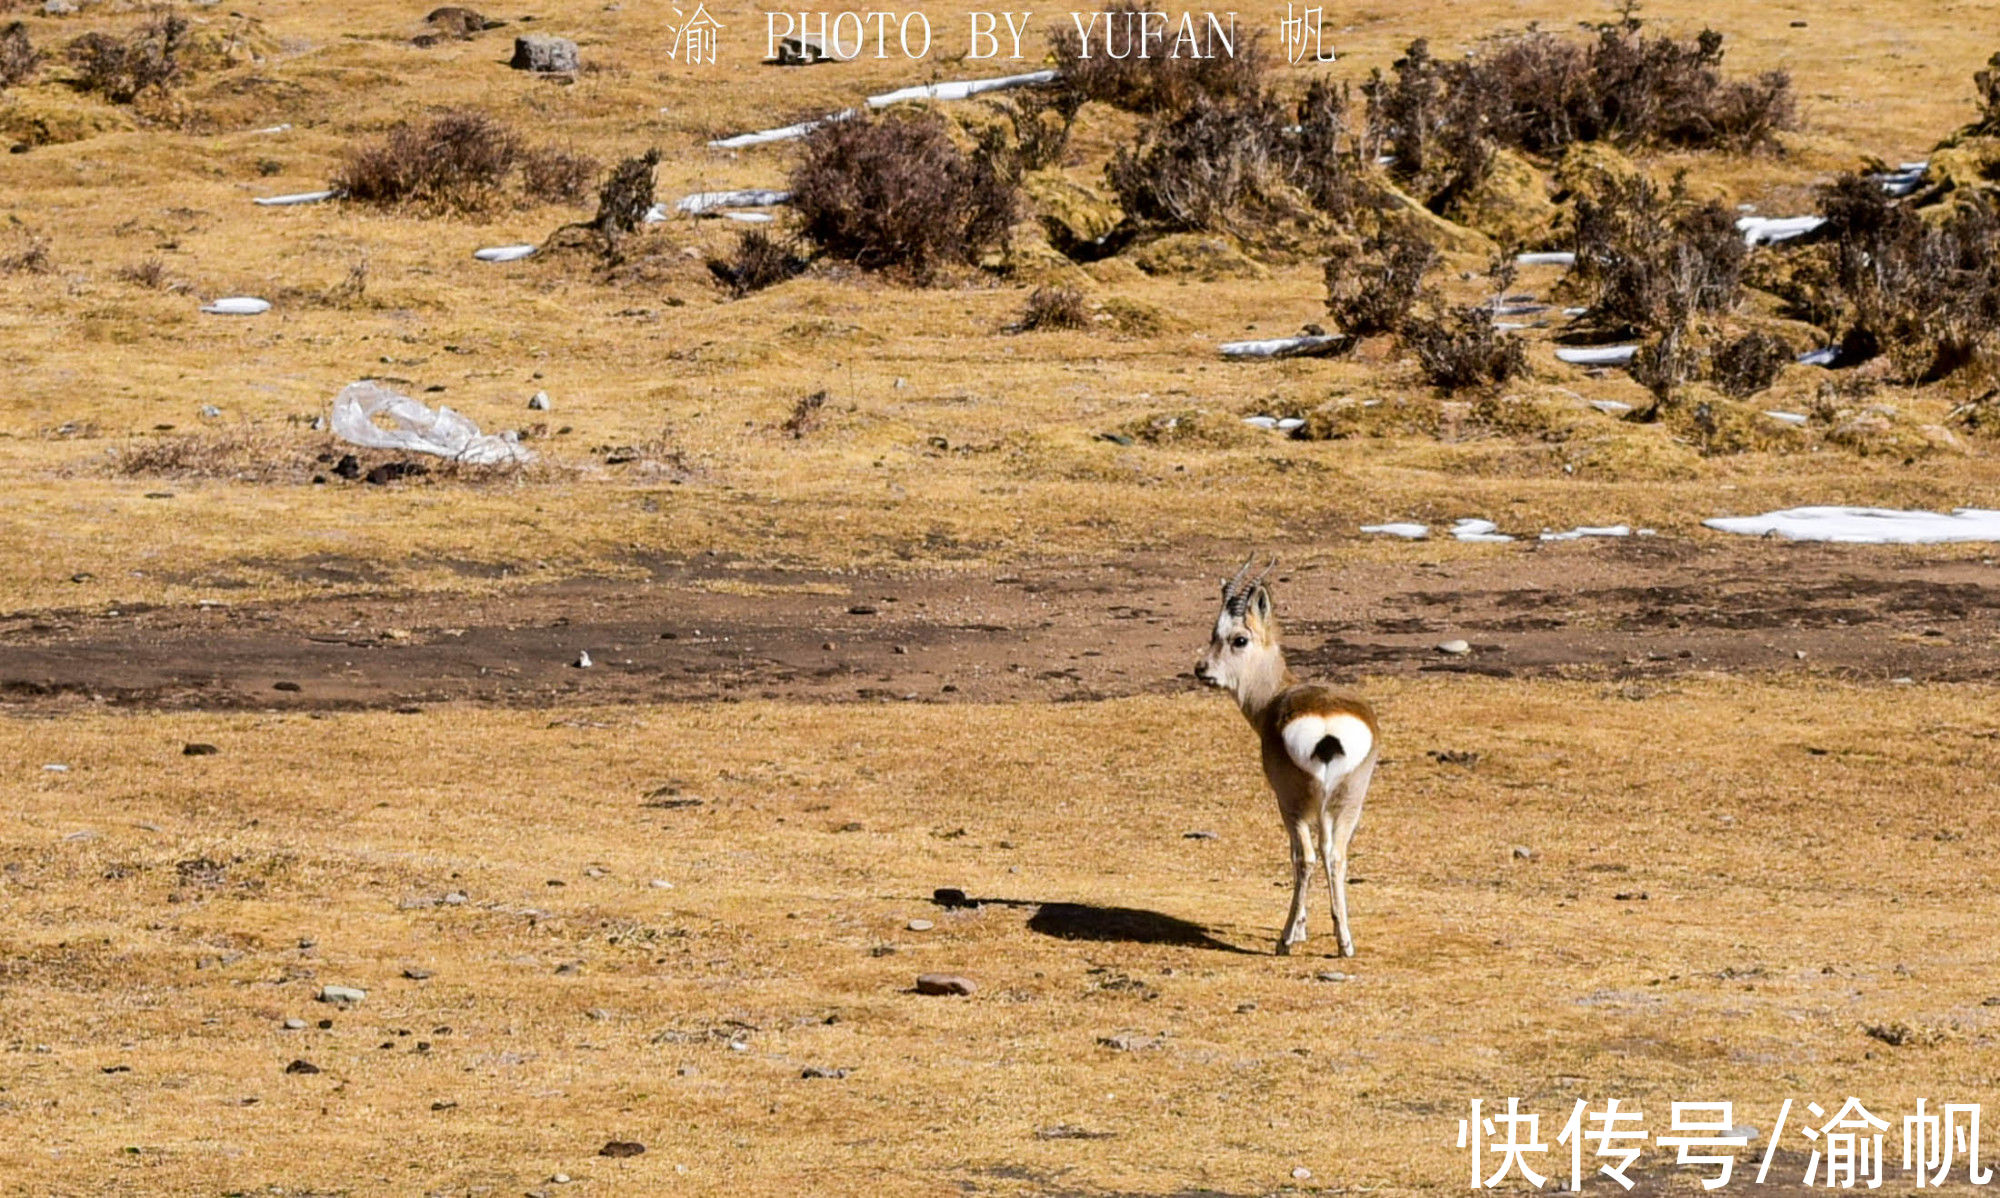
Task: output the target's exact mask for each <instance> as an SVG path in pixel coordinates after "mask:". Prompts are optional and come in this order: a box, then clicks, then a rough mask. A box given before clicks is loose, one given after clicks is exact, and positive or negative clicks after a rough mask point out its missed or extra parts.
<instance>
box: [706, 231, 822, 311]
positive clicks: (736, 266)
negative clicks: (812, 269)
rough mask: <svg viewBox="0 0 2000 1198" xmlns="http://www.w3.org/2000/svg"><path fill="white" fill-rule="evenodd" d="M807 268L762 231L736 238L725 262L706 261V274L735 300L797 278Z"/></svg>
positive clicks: (790, 249)
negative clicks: (719, 283) (733, 248)
mask: <svg viewBox="0 0 2000 1198" xmlns="http://www.w3.org/2000/svg"><path fill="white" fill-rule="evenodd" d="M808 265H809V264H808V263H807V261H806V260H805V259H804V258H802V257H800V256H799V255H798V254H797V253H796V252H794V250H793V248H792V247H791V246H790V245H788V244H786V243H783V242H780V241H778V240H777V239H776V238H774V237H772V236H771V235H770V234H768V233H766V232H764V231H763V230H762V229H751V230H748V231H747V232H744V233H741V234H739V235H738V236H737V238H736V249H735V251H734V252H733V253H731V254H730V255H729V256H728V257H727V258H710V259H709V260H708V269H709V273H711V274H713V275H714V276H715V277H716V279H717V280H718V281H719V282H721V284H722V285H723V286H724V287H727V288H728V289H729V290H730V293H731V294H733V295H735V296H736V297H737V298H738V299H741V298H743V297H744V296H746V295H749V294H750V293H751V292H753V291H762V290H763V289H764V288H766V287H773V286H776V285H777V284H779V283H782V282H784V281H785V280H787V279H793V278H797V277H798V276H799V275H800V274H802V273H804V272H805V269H806V267H807V266H808Z"/></svg>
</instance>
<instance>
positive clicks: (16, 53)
mask: <svg viewBox="0 0 2000 1198" xmlns="http://www.w3.org/2000/svg"><path fill="white" fill-rule="evenodd" d="M41 64H42V55H41V52H40V51H38V50H36V49H35V47H34V43H32V42H30V41H29V40H28V27H27V25H26V24H24V23H22V22H20V21H9V22H8V23H7V27H6V28H5V29H0V87H18V86H20V85H21V84H23V83H26V82H27V81H28V79H29V77H30V76H32V75H33V74H34V73H35V69H36V68H37V67H39V66H41Z"/></svg>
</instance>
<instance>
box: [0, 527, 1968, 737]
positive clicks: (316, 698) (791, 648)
mask: <svg viewBox="0 0 2000 1198" xmlns="http://www.w3.org/2000/svg"><path fill="white" fill-rule="evenodd" d="M321 568H322V569H327V568H329V567H321ZM714 588H722V589H714ZM1213 588H1214V584H1213V583H1212V581H1210V580H1209V579H1208V578H1207V577H1206V576H1205V575H1203V576H1201V577H1199V578H1197V577H1193V576H1191V575H1190V573H1189V572H1188V570H1187V569H1186V568H1185V567H1184V566H1183V565H1181V564H1180V561H1179V560H1177V561H1174V562H1169V561H1166V560H1164V559H1153V558H1140V559H1135V560H1133V561H1129V562H1126V563H1122V564H1119V565H1111V566H1096V567H1089V568H1072V567H1068V566H1054V565H1051V566H1045V567H1042V568H1028V569H1023V570H1021V571H1019V572H1018V573H1006V574H1001V575H998V576H997V577H996V576H975V577H968V576H931V577H889V576H866V575H862V576H826V575H806V574H799V573H783V572H775V571H768V570H745V569H742V568H737V567H735V566H732V565H731V564H730V563H728V562H726V561H722V560H718V559H709V558H704V559H697V560H695V561H693V562H689V563H678V564H672V565H662V566H659V567H657V568H654V569H653V570H652V571H651V578H650V579H649V580H646V581H642V582H628V581H578V582H570V583H566V584H562V585H559V586H552V587H547V588H538V589H532V590H524V591H520V592H515V593H512V594H508V595H504V596H500V597H488V598H471V599H468V598H456V597H449V596H436V597H433V596H410V597H402V598H394V597H390V598H385V597H380V596H374V595H358V594H357V595H343V596H337V597H328V598H325V599H317V600H311V601H306V602H298V603H287V604H243V605H240V606H237V605H216V606H208V607H201V608H192V609H190V608H176V609H153V610H122V611H118V612H116V613H111V612H95V613H90V612H80V611H71V612H60V613H49V614H32V613H17V614H14V615H11V616H8V617H4V618H0V700H3V701H4V702H6V703H8V704H11V705H15V706H17V707H18V706H30V707H43V706H49V705H56V706H62V705H68V704H74V703H77V702H105V703H110V704H116V705H128V706H141V707H161V708H211V709H214V708H241V707H251V708H275V709H345V708H384V707H387V708H396V707H410V706H415V705H420V704H425V703H436V702H447V701H471V702H477V703H493V704H502V705H509V706H548V705H567V704H593V703H613V702H624V701H685V700H714V699H728V698H779V699H800V700H808V701H818V702H834V701H854V700H874V699H897V700H905V699H917V700H923V701H931V702H938V701H946V702H949V701H1004V700H1081V699H1092V698H1100V697H1107V696H1116V695H1127V694H1134V693H1142V692H1160V691H1171V690H1176V689H1180V688H1183V687H1186V686H1190V685H1192V683H1191V681H1190V680H1189V679H1188V677H1187V668H1188V665H1189V663H1190V662H1191V660H1192V658H1193V655H1194V653H1195V652H1196V650H1197V648H1198V646H1199V643H1200V641H1201V640H1202V638H1203V636H1204V635H1205V633H1206V630H1207V627H1208V621H1209V619H1210V618H1211V612H1212V608H1211V605H1212V603H1213V601H1214V589H1213ZM746 589H747V590H753V591H757V590H762V591H766V592H767V593H756V594H744V593H742V592H743V591H744V590H746ZM1277 596H1278V602H1279V613H1280V618H1281V619H1282V620H1284V623H1285V630H1286V634H1287V641H1288V644H1289V645H1290V647H1291V656H1292V660H1293V662H1294V664H1295V665H1296V666H1297V667H1299V668H1300V669H1301V670H1302V671H1307V672H1312V673H1316V674H1320V675H1325V676H1331V677H1335V678H1339V677H1348V676H1355V675H1359V674H1363V673H1372V674H1383V673H1407V672H1411V671H1453V670H1460V671H1476V672H1480V673H1488V674H1496V675H1503V676H1536V675H1566V676H1576V675H1583V676H1596V677H1605V678H1609V679H1641V678H1647V677H1653V676H1658V675H1672V674H1676V673H1681V672H1684V671H1689V670H1720V671H1732V672H1733V671H1767V670H1811V671H1816V672H1834V673H1838V674H1840V675H1842V676H1847V677H1858V678H1874V679H1881V680H1888V679H1893V678H1898V677H1909V678H1913V679H1916V680H1919V681H1924V680H1952V679H1969V678H1991V677H1995V676H2000V652H1996V649H2000V570H1996V568H1995V567H1994V566H1993V565H1991V564H1988V562H1985V561H1980V560H1967V559H1965V558H1963V557H1954V556H1952V555H1949V554H1946V553H1942V552H1938V553H1930V552H1926V551H1920V550H1890V549H1870V548H1857V547H1843V546H1800V545H1778V544H1759V543H1727V544H1722V543H1703V544H1697V543H1690V542H1685V541H1670V540H1657V541H1655V540H1645V541H1630V542H1620V543H1603V544H1580V545H1575V544H1573V545H1560V546H1524V547H1521V548H1520V549H1518V550H1513V551H1510V552H1507V553H1505V554H1502V555H1499V556H1496V557H1494V558H1490V559H1486V560H1481V561H1476V562H1455V563H1413V564H1405V565H1394V566H1386V567H1385V566H1379V565H1369V566H1366V567H1360V566H1356V567H1350V568H1345V569H1336V570H1305V571H1300V572H1297V573H1292V574H1282V575H1281V576H1280V581H1279V583H1278V584H1277ZM1447 637H1454V638H1455V637H1462V638H1464V639H1466V640H1467V641H1469V642H1470V643H1471V644H1472V646H1473V652H1472V653H1471V654H1470V655H1469V656H1467V657H1461V658H1449V657H1444V656H1442V655H1440V654H1439V653H1437V652H1436V650H1435V646H1436V644H1437V643H1438V642H1439V641H1440V640H1442V639H1445V638H1447ZM580 652H588V653H589V654H590V657H591V658H592V660H593V663H594V665H593V667H592V668H589V669H582V668H577V667H576V666H575V665H574V663H575V662H576V661H577V658H578V654H579V653H580ZM1801 653H1803V654H1804V656H1803V657H1800V656H1799V654H1801Z"/></svg>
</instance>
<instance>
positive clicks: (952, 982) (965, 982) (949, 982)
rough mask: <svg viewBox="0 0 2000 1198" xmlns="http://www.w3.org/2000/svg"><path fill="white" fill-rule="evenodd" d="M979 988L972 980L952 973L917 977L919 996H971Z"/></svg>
mask: <svg viewBox="0 0 2000 1198" xmlns="http://www.w3.org/2000/svg"><path fill="white" fill-rule="evenodd" d="M977 989H979V987H977V986H975V985H973V984H972V979H971V978H963V977H959V976H958V975H957V974H951V973H924V974H918V975H917V993H918V994H971V993H972V992H973V991H975V990H977Z"/></svg>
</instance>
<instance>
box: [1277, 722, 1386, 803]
mask: <svg viewBox="0 0 2000 1198" xmlns="http://www.w3.org/2000/svg"><path fill="white" fill-rule="evenodd" d="M1329 736H1331V737H1333V738H1334V739H1335V740H1338V741H1339V742H1340V752H1339V753H1337V754H1335V755H1334V757H1333V759H1332V760H1331V761H1321V760H1319V759H1318V758H1317V757H1314V756H1313V752H1314V751H1315V750H1316V749H1318V748H1319V745H1320V742H1321V741H1323V740H1325V739H1326V738H1327V737H1329ZM1284 738H1285V753H1286V755H1287V756H1289V757H1290V758H1291V759H1292V762H1293V764H1295V765H1297V766H1298V767H1299V768H1300V769H1302V770H1304V771H1305V772H1306V773H1308V774H1311V775H1312V776H1313V777H1315V778H1318V779H1319V781H1320V785H1321V786H1324V787H1326V788H1327V789H1328V790H1332V789H1333V788H1334V786H1336V785H1337V784H1338V783H1339V782H1340V780H1341V779H1342V778H1345V777H1347V775H1349V774H1351V773H1353V772H1354V767H1355V766H1357V765H1360V764H1361V763H1362V762H1363V761H1364V760H1366V759H1367V757H1368V753H1369V751H1370V750H1372V749H1373V748H1374V747H1375V736H1374V734H1373V733H1371V732H1370V731H1368V725H1367V724H1366V723H1363V722H1362V720H1361V719H1360V718H1359V717H1358V716H1351V715H1302V716H1299V717H1298V718H1297V719H1294V720H1293V721H1291V722H1290V723H1288V724H1286V725H1285V730H1284Z"/></svg>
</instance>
